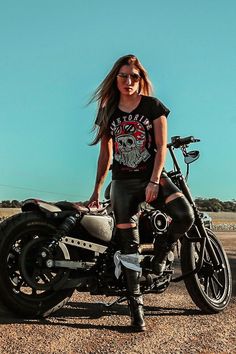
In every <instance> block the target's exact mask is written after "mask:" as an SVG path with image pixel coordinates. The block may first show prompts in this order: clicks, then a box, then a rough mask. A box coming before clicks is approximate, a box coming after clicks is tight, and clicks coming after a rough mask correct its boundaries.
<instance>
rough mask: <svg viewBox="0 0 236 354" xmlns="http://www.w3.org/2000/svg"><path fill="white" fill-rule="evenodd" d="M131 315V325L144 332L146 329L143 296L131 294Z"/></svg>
mask: <svg viewBox="0 0 236 354" xmlns="http://www.w3.org/2000/svg"><path fill="white" fill-rule="evenodd" d="M128 304H129V309H130V317H131V326H132V327H133V328H134V329H135V331H137V332H143V331H145V330H146V326H145V322H144V313H143V297H142V295H139V296H129V299H128Z"/></svg>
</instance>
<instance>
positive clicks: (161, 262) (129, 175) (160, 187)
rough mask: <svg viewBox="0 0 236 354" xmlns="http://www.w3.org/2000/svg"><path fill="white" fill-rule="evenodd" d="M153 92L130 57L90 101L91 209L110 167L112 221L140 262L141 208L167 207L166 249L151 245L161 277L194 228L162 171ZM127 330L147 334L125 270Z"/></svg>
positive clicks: (161, 130) (161, 119) (163, 135)
mask: <svg viewBox="0 0 236 354" xmlns="http://www.w3.org/2000/svg"><path fill="white" fill-rule="evenodd" d="M151 92H152V86H151V82H150V81H149V79H148V75H147V72H146V70H145V69H144V67H143V66H142V65H141V63H140V61H139V60H138V59H137V58H136V57H135V56H134V55H126V56H123V57H121V58H119V59H118V60H117V62H116V63H115V64H114V66H113V68H112V69H111V71H110V72H109V73H108V75H107V76H106V78H105V79H104V81H103V82H102V83H101V84H100V86H99V87H98V88H97V90H96V91H95V94H94V96H93V97H92V100H91V101H97V102H98V114H97V117H96V121H95V127H96V126H97V127H98V131H97V135H96V137H95V139H94V141H93V143H92V144H96V143H98V142H99V141H100V154H99V159H98V167H97V178H96V183H95V187H94V191H93V194H92V196H91V198H90V200H89V205H90V206H96V207H99V196H100V191H101V188H102V185H103V182H104V180H105V177H106V175H107V172H108V170H109V167H110V164H111V160H112V157H113V165H112V186H111V202H112V207H113V210H114V213H115V219H116V239H117V242H118V243H119V246H120V247H119V248H120V250H121V253H122V254H132V255H133V256H134V257H136V256H137V257H138V246H139V234H138V227H137V222H138V212H139V205H140V203H141V202H143V201H146V202H147V203H152V205H154V204H155V202H161V203H164V204H165V208H166V211H167V213H168V214H169V215H170V216H171V218H172V222H171V224H170V227H169V230H168V237H167V238H166V241H165V243H163V242H162V244H158V243H160V241H159V242H158V240H156V241H155V243H154V249H155V257H154V259H153V263H152V266H153V272H154V273H156V274H161V273H162V272H163V270H164V268H165V262H166V259H167V256H168V253H169V251H170V250H171V249H172V248H173V245H174V244H175V242H176V241H177V239H178V238H179V237H180V236H181V235H183V234H184V233H185V232H186V231H187V230H188V229H189V228H190V227H191V225H192V223H193V212H192V209H191V207H190V205H189V203H188V201H187V200H186V198H185V197H184V196H183V194H182V193H181V192H180V190H178V188H177V187H176V186H175V185H174V184H173V183H172V181H171V180H170V179H169V178H168V176H167V175H166V173H165V172H164V171H163V168H164V164H165V159H166V152H167V148H166V145H167V119H166V118H167V116H168V114H169V110H168V109H167V108H166V107H165V106H164V105H163V104H162V103H161V102H160V101H159V100H158V99H156V98H154V97H151V96H150V95H151ZM123 271H124V273H125V277H126V283H127V290H128V295H127V298H128V303H129V307H130V313H131V325H132V326H133V327H134V329H135V330H137V331H144V330H145V328H146V327H145V322H144V315H143V300H142V296H141V293H140V286H139V274H140V273H139V272H138V271H134V270H132V269H129V268H124V270H123Z"/></svg>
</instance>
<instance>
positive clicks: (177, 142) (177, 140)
mask: <svg viewBox="0 0 236 354" xmlns="http://www.w3.org/2000/svg"><path fill="white" fill-rule="evenodd" d="M198 141H200V139H196V138H194V137H193V136H192V135H191V136H187V137H185V138H181V137H180V136H173V137H172V138H171V143H170V144H168V147H169V146H173V147H174V148H179V147H180V146H182V145H188V144H190V143H196V142H198Z"/></svg>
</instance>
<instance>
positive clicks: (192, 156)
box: [184, 150, 200, 164]
mask: <svg viewBox="0 0 236 354" xmlns="http://www.w3.org/2000/svg"><path fill="white" fill-rule="evenodd" d="M199 156H200V153H199V151H197V150H193V151H189V152H187V154H186V155H185V156H184V162H185V163H186V164H190V163H192V162H194V161H196V160H197V159H198V158H199Z"/></svg>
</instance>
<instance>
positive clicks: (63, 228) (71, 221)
mask: <svg viewBox="0 0 236 354" xmlns="http://www.w3.org/2000/svg"><path fill="white" fill-rule="evenodd" d="M77 219H78V217H76V216H72V215H71V216H68V217H67V218H66V219H65V220H64V221H63V223H62V224H61V225H60V226H59V227H58V229H57V233H56V234H54V235H53V237H52V241H51V242H50V244H49V245H48V247H47V249H48V251H49V252H52V251H53V250H54V249H55V248H56V246H57V245H58V243H59V241H60V240H61V239H62V237H64V236H65V235H68V234H69V233H70V231H71V230H72V229H73V228H74V226H75V225H76V222H77Z"/></svg>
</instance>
